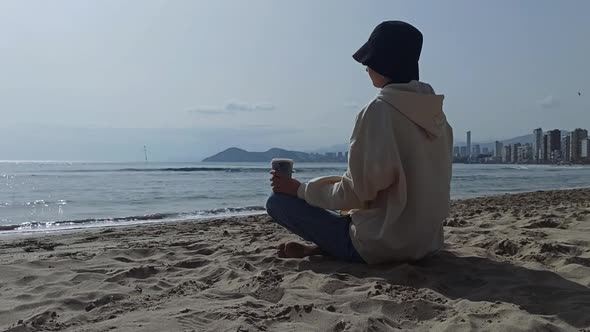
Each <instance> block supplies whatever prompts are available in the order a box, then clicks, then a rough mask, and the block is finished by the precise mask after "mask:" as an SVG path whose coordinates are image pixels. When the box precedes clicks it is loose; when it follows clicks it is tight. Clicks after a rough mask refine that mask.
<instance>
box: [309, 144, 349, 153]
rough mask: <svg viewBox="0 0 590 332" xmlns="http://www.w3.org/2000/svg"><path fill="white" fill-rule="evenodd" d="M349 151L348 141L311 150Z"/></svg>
mask: <svg viewBox="0 0 590 332" xmlns="http://www.w3.org/2000/svg"><path fill="white" fill-rule="evenodd" d="M344 151H348V143H344V144H335V145H331V146H328V147H324V148H320V149H315V150H312V151H311V152H316V153H326V152H344Z"/></svg>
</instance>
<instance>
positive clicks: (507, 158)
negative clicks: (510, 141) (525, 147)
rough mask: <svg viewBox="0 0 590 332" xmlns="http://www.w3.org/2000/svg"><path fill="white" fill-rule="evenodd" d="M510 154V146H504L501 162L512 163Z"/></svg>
mask: <svg viewBox="0 0 590 332" xmlns="http://www.w3.org/2000/svg"><path fill="white" fill-rule="evenodd" d="M511 153H512V145H506V146H504V151H503V152H502V162H503V163H509V162H511V161H512V158H511Z"/></svg>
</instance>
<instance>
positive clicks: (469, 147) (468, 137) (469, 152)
mask: <svg viewBox="0 0 590 332" xmlns="http://www.w3.org/2000/svg"><path fill="white" fill-rule="evenodd" d="M467 153H468V155H467V156H468V157H471V131H468V132H467Z"/></svg>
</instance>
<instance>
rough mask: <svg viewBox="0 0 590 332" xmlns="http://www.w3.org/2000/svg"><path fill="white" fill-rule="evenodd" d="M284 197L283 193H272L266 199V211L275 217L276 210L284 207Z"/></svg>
mask: <svg viewBox="0 0 590 332" xmlns="http://www.w3.org/2000/svg"><path fill="white" fill-rule="evenodd" d="M286 199H287V197H285V195H283V194H276V193H272V194H271V195H270V196H269V197H268V199H267V200H266V212H267V213H268V214H269V215H270V216H271V217H273V218H275V216H276V212H277V211H279V210H282V209H283V208H284V206H285V201H286Z"/></svg>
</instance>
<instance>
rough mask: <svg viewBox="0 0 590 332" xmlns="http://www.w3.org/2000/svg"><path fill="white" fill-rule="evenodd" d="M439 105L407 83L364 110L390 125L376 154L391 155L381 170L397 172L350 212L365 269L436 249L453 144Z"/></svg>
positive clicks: (421, 87) (426, 90)
mask: <svg viewBox="0 0 590 332" xmlns="http://www.w3.org/2000/svg"><path fill="white" fill-rule="evenodd" d="M442 99H443V98H442V96H437V95H434V91H432V88H431V87H430V86H429V85H428V84H425V83H421V82H418V81H412V82H410V83H408V84H391V85H387V86H386V87H384V88H383V89H382V90H381V92H380V93H379V94H378V96H377V97H376V99H375V101H373V102H372V103H371V104H369V106H368V107H367V109H366V110H364V112H375V113H381V114H379V115H378V116H375V118H376V119H374V120H375V121H379V122H381V121H390V122H391V128H392V131H391V134H392V135H393V136H394V139H393V141H392V142H391V143H390V145H386V146H381V147H379V149H381V150H382V149H384V148H386V149H393V150H395V151H397V156H395V157H394V158H393V161H392V162H391V164H390V165H383V166H384V167H391V168H396V169H398V171H397V172H396V174H397V179H396V180H395V183H392V185H391V186H390V187H388V188H386V189H384V190H381V191H379V193H378V194H377V196H376V198H375V199H374V200H373V201H371V202H370V203H369V206H367V208H365V209H359V210H356V211H353V212H352V220H353V225H352V227H351V228H352V232H351V237H352V239H353V243H354V244H355V247H356V248H357V249H358V250H359V253H360V254H361V256H363V258H365V260H366V261H367V262H369V263H379V262H384V261H396V260H415V259H419V258H421V257H423V256H424V255H426V254H428V253H429V252H432V251H435V250H437V249H440V247H441V246H442V243H443V233H442V222H443V220H444V218H445V217H446V216H447V215H448V210H449V203H450V197H449V193H450V180H451V166H452V155H451V154H452V151H451V149H452V142H453V134H452V129H451V127H450V126H449V125H448V123H447V121H446V118H445V116H444V113H443V112H442ZM365 116H366V115H365ZM366 117H367V118H371V117H370V116H366ZM367 134H368V135H375V133H374V132H373V133H367ZM382 140H383V141H385V140H384V139H382ZM384 144H387V143H386V142H384ZM391 145H393V146H391ZM351 162H355V161H351Z"/></svg>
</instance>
